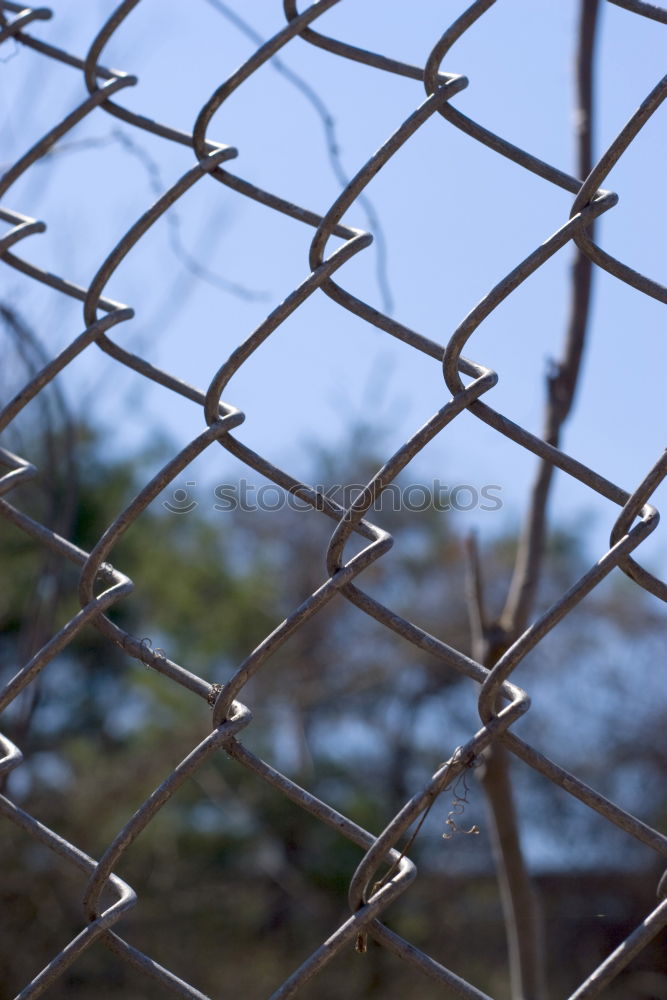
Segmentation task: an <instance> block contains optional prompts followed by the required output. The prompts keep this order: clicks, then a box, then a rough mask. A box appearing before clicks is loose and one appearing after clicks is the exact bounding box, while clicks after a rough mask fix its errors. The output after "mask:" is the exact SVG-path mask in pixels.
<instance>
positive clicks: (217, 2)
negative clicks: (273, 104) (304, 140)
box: [206, 0, 394, 315]
mask: <svg viewBox="0 0 667 1000" xmlns="http://www.w3.org/2000/svg"><path fill="white" fill-rule="evenodd" d="M206 3H207V4H208V5H209V7H213V9H214V10H216V11H217V12H218V13H219V14H222V16H223V17H225V18H227V20H228V21H229V22H230V24H233V25H234V27H236V28H238V30H239V31H240V32H242V33H243V34H244V35H245V36H246V38H249V39H250V41H251V42H254V43H255V45H263V44H264V42H265V41H266V39H265V38H264V37H263V36H262V35H260V33H259V32H258V31H255V29H254V28H253V27H252V25H251V24H249V23H248V22H247V21H246V20H245V19H244V18H242V17H241V15H240V14H238V13H237V12H236V11H235V10H232V8H231V7H229V6H228V5H227V4H226V3H223V0H206ZM270 63H271V66H272V67H273V68H274V69H275V71H276V73H280V75H281V76H283V77H284V78H285V79H286V80H287V81H288V82H289V83H291V84H292V86H294V87H296V89H297V90H298V91H300V93H301V94H303V96H304V97H305V98H306V100H307V101H308V102H309V103H310V104H311V105H312V107H313V108H314V109H315V111H316V112H317V114H318V116H319V118H320V121H321V122H322V127H323V129H324V137H325V141H326V150H327V156H328V158H329V163H330V164H331V169H332V170H333V173H334V176H335V178H336V180H337V181H338V183H339V184H340V186H341V188H346V187H347V186H348V184H349V183H350V178H349V177H348V175H347V172H346V170H345V167H344V166H343V161H342V159H341V155H340V145H339V143H338V136H337V133H336V120H335V118H334V116H333V115H332V114H331V111H330V110H329V108H328V107H327V105H326V104H325V103H324V101H323V100H322V98H321V97H320V95H319V94H318V93H317V91H316V90H315V88H314V87H311V85H310V84H309V83H308V81H307V80H304V79H303V77H302V76H299V74H298V73H295V72H294V70H292V69H290V68H289V66H287V65H286V64H285V63H284V62H283V61H282V59H281V58H280V57H279V56H273V58H272V59H271V60H270ZM357 201H358V202H359V204H360V205H361V207H362V208H363V210H364V212H365V214H366V218H367V220H368V226H369V229H370V230H371V232H372V233H373V237H374V241H375V249H376V258H375V259H376V280H377V283H378V287H379V289H380V295H381V297H382V308H383V309H384V311H385V312H386V313H387V315H391V314H392V312H393V311H394V300H393V296H392V293H391V288H390V287H389V277H388V274H387V241H386V240H385V236H384V230H383V228H382V223H381V222H380V217H379V215H378V213H377V212H376V210H375V206H374V205H373V202H372V201H371V200H370V198H369V197H368V196H367V195H365V194H360V195H359V197H358V199H357Z"/></svg>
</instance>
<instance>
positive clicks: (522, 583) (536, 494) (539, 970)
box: [468, 0, 599, 1000]
mask: <svg viewBox="0 0 667 1000" xmlns="http://www.w3.org/2000/svg"><path fill="white" fill-rule="evenodd" d="M598 8H599V2H598V0H581V6H580V15H579V42H578V52H577V64H576V76H577V107H576V119H575V120H576V130H577V131H576V142H577V171H578V174H579V177H580V178H582V180H583V179H585V178H586V177H587V176H588V174H589V173H590V171H591V169H592V151H591V150H592V118H593V53H594V46H595V36H596V27H597V19H598ZM591 229H592V227H591ZM591 287H592V264H591V261H590V259H589V258H588V257H587V256H586V255H585V254H583V253H582V252H581V251H580V250H577V253H576V257H575V260H574V264H573V267H572V278H571V301H570V316H569V320H568V325H567V332H566V338H565V344H564V348H563V356H562V359H561V361H560V362H558V363H554V365H553V368H552V371H550V372H549V374H548V377H547V400H546V409H545V426H544V438H545V440H546V441H547V442H548V443H549V444H552V445H555V446H558V444H559V441H560V436H561V430H562V427H563V424H564V423H565V421H566V419H567V417H568V415H569V413H570V411H571V409H572V404H573V402H574V398H575V394H576V390H577V384H578V381H579V375H580V372H581V364H582V358H583V353H584V346H585V339H586V332H587V328H588V319H589V314H590V305H591ZM553 473H554V467H553V466H552V465H551V464H550V463H548V462H541V463H540V465H539V467H538V470H537V474H536V477H535V481H534V483H533V487H532V492H531V498H530V503H529V507H528V511H527V513H526V518H525V521H524V527H523V531H522V533H521V538H520V541H519V545H518V549H517V554H516V560H515V564H514V572H513V576H512V581H511V583H510V587H509V590H508V594H507V599H506V602H505V607H504V610H503V612H502V615H501V616H500V619H499V620H498V621H497V622H495V623H492V624H489V625H483V622H484V612H483V592H482V583H481V579H480V576H479V568H477V570H475V566H476V565H477V566H478V560H477V553H476V551H475V549H474V547H473V548H472V549H471V551H470V554H469V555H470V564H471V566H472V573H473V581H474V582H473V585H472V586H471V588H470V590H469V595H468V603H469V609H470V610H469V615H470V619H471V625H472V638H473V645H475V644H476V645H478V646H479V628H480V625H481V626H482V631H483V635H484V639H485V643H484V646H485V648H484V649H483V654H484V655H483V662H484V663H485V665H486V666H488V667H492V666H493V665H494V664H495V663H497V661H498V660H499V658H500V657H501V656H502V655H503V653H504V652H505V651H506V649H508V647H509V646H510V645H511V644H512V642H514V640H515V639H516V638H518V636H519V635H520V634H521V633H522V632H523V631H524V629H525V628H526V625H527V623H528V619H529V617H530V614H531V612H532V609H533V607H534V603H535V599H536V594H537V589H538V585H539V581H540V577H541V570H542V557H543V552H544V545H545V538H546V532H547V525H548V519H547V508H548V500H549V494H550V490H551V485H552V482H553ZM476 633H477V634H476ZM482 781H483V784H484V788H485V791H486V795H487V801H488V804H489V810H490V813H491V817H492V829H493V843H494V856H495V862H496V869H497V872H498V882H499V887H500V894H501V900H502V905H503V913H504V918H505V928H506V932H507V942H508V951H509V959H510V975H511V983H512V997H513V998H514V1000H544V998H545V997H546V976H545V971H544V957H543V947H542V928H541V921H540V912H539V906H538V901H537V899H536V896H535V894H534V891H533V888H532V885H531V880H530V877H529V874H528V870H527V867H526V862H525V858H524V854H523V850H522V847H521V837H520V833H519V826H518V823H517V817H516V809H515V805H514V800H513V793H512V784H511V779H510V762H509V758H508V754H507V752H506V750H505V749H504V748H503V747H502V746H499V745H496V746H494V747H492V748H491V750H490V752H489V753H488V755H487V757H486V766H485V771H484V774H483V776H482Z"/></svg>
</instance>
